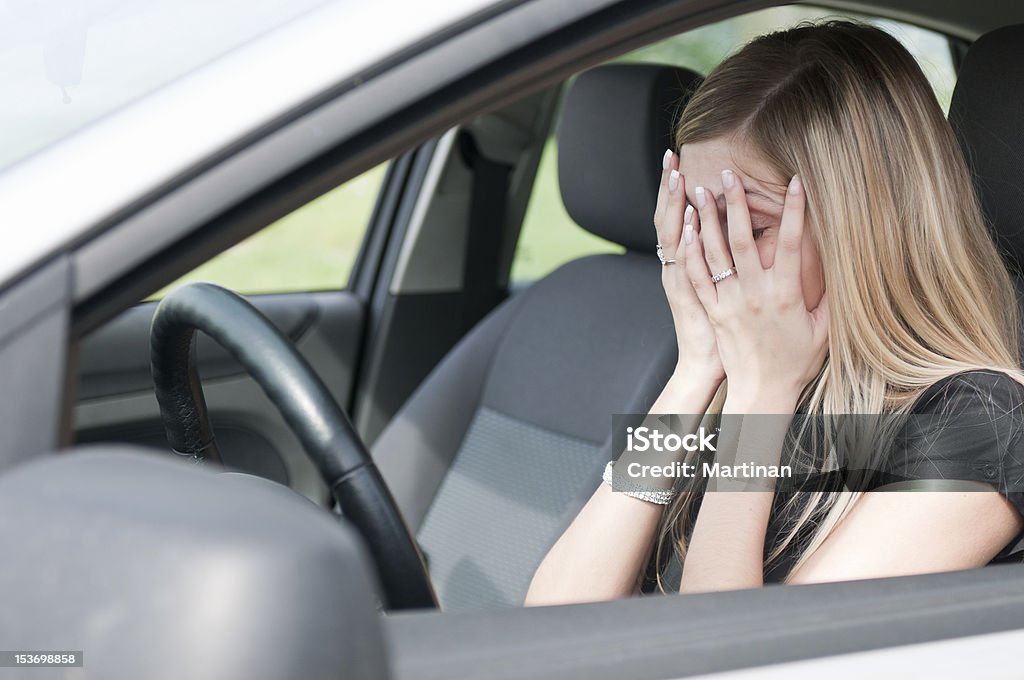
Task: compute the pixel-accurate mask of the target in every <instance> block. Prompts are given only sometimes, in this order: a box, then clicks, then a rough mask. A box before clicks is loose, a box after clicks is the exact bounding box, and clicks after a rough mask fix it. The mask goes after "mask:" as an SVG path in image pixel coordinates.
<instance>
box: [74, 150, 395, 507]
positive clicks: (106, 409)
mask: <svg viewBox="0 0 1024 680" xmlns="http://www.w3.org/2000/svg"><path fill="white" fill-rule="evenodd" d="M405 166H406V163H405V162H404V161H400V162H395V163H384V164H380V165H378V166H376V167H374V168H372V169H371V170H368V171H367V172H365V173H363V174H362V175H359V176H357V177H355V178H354V179H351V180H349V181H348V182H345V183H344V184H342V185H341V186H339V187H337V188H335V189H334V190H332V191H329V192H327V193H326V194H324V195H322V196H321V197H319V198H317V199H316V200H313V201H311V202H310V203H308V204H306V205H304V206H302V207H301V208H299V209H298V210H295V211H293V212H292V213H290V214H288V215H287V216H285V217H284V218H282V219H280V220H278V221H277V222H275V223H273V224H271V225H269V226H267V227H266V228H264V229H263V230H261V231H260V232H258V233H257V234H255V235H253V236H252V237H250V238H248V239H246V240H244V241H242V242H241V243H238V244H237V245H235V246H234V247H232V248H231V249H229V250H228V251H226V252H224V253H222V254H221V255H219V256H217V257H216V258H214V259H213V260H210V261H208V262H206V263H205V264H203V265H201V266H200V267H198V268H197V269H195V270H193V271H192V272H190V273H189V274H187V275H186V276H184V277H182V278H181V279H179V280H178V281H176V282H175V283H173V284H170V285H168V286H166V287H165V288H163V289H162V290H160V291H157V292H156V293H154V294H153V295H151V296H150V297H149V298H148V299H147V300H145V301H143V302H141V303H140V304H138V305H136V306H134V307H132V308H131V309H129V310H127V311H125V312H123V313H122V314H120V315H119V316H118V317H116V318H115V319H113V320H111V321H110V322H108V323H106V324H104V325H103V326H102V327H100V328H99V329H97V330H96V331H95V332H93V333H91V334H89V335H88V336H86V337H85V338H84V339H83V341H82V343H81V345H80V348H79V349H80V351H79V381H78V391H77V403H76V406H75V409H74V436H75V439H76V441H77V442H78V443H90V442H100V441H103V442H111V441H114V442H126V443H133V444H142V445H146V446H153V447H158V448H164V449H166V447H167V445H166V440H165V439H164V433H163V427H162V425H161V423H160V418H159V410H158V407H157V404H156V400H155V397H154V394H153V386H152V379H151V377H150V366H149V327H150V321H151V318H152V316H153V312H154V311H155V309H156V307H157V305H158V304H159V300H160V299H161V298H162V297H163V296H164V295H166V294H167V293H168V292H170V291H171V290H173V289H174V288H175V287H177V286H179V285H182V284H185V283H188V282H192V281H208V282H212V283H215V284H218V285H222V286H224V287H226V288H229V289H231V290H234V291H236V292H239V293H242V294H244V295H246V297H247V298H248V299H249V300H250V301H251V302H252V303H253V304H254V305H255V306H256V307H257V308H258V309H259V310H260V311H261V312H263V313H264V314H265V315H266V316H267V317H268V318H269V319H271V321H272V322H273V323H274V324H275V325H276V326H277V327H278V328H279V329H280V330H281V331H282V332H283V333H284V334H285V335H286V336H287V337H288V338H289V339H290V340H292V342H294V343H295V346H296V347H297V348H298V349H299V351H300V352H301V353H302V355H303V356H304V357H305V358H306V360H307V361H308V362H309V363H310V364H311V365H312V366H313V368H314V369H315V371H316V372H317V374H318V375H320V376H321V378H322V379H323V381H324V382H325V384H326V385H327V386H328V388H329V389H330V391H331V393H332V394H333V396H334V397H335V399H336V400H337V401H338V403H339V404H341V405H343V406H345V407H347V405H348V404H349V403H350V400H351V398H352V392H353V387H354V385H355V381H356V372H357V369H358V362H359V358H360V354H361V349H362V348H361V343H362V338H363V334H364V330H365V327H366V320H367V313H366V298H367V291H368V289H369V286H368V285H367V284H366V283H365V282H366V281H368V280H370V279H372V276H373V272H374V270H375V268H376V265H377V259H378V258H379V257H380V252H379V248H374V247H372V246H371V242H372V241H373V239H372V238H371V237H372V236H373V235H374V234H375V233H379V232H381V231H384V230H386V229H387V228H388V222H389V217H390V210H389V205H390V202H389V201H387V200H383V198H382V197H384V196H386V195H387V191H386V189H387V187H389V186H397V185H399V184H400V182H399V180H398V175H400V174H402V172H403V168H405ZM360 282H363V283H360ZM197 358H198V365H199V371H200V375H201V376H202V379H203V382H204V386H205V393H206V401H207V404H208V407H209V409H210V417H211V421H212V422H213V424H214V427H215V429H216V436H217V441H218V447H219V449H220V451H221V454H222V456H223V458H224V460H225V463H226V464H228V465H229V466H231V467H234V468H237V469H240V470H244V471H247V472H252V473H256V474H259V475H261V476H264V477H267V478H269V479H273V480H275V481H279V482H282V483H284V484H288V485H290V486H292V487H293V488H295V489H297V490H299V491H301V492H302V493H304V494H306V495H308V496H310V497H313V498H315V499H322V498H324V497H325V490H324V489H323V488H322V485H321V483H320V481H319V478H318V476H317V474H316V472H315V470H314V469H313V467H312V466H311V464H310V463H309V462H308V460H307V459H306V457H305V456H304V455H303V453H302V450H301V447H300V446H299V443H298V441H297V440H296V439H295V437H294V435H293V434H292V433H291V431H290V430H289V429H288V428H287V426H286V425H285V423H284V420H283V419H282V418H281V417H280V416H279V415H278V413H277V411H276V409H275V408H274V407H273V406H272V405H271V403H270V401H269V400H268V399H267V398H266V397H265V396H264V395H263V393H262V391H261V390H260V388H259V387H258V386H257V384H256V383H255V382H254V381H253V380H252V379H251V378H249V377H248V376H247V375H245V374H244V373H243V371H242V368H241V366H240V364H238V363H237V362H235V361H234V360H233V359H231V358H230V357H229V356H228V354H227V353H226V352H225V351H224V350H222V349H221V348H220V347H218V346H216V345H215V344H214V343H212V342H211V341H209V340H208V339H207V338H205V337H200V338H199V341H198V345H197Z"/></svg>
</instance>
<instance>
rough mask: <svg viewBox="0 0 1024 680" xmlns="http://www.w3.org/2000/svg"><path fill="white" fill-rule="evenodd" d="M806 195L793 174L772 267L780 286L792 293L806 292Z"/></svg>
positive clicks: (794, 294)
mask: <svg viewBox="0 0 1024 680" xmlns="http://www.w3.org/2000/svg"><path fill="white" fill-rule="evenodd" d="M805 204H806V197H805V195H804V188H803V184H802V183H801V182H800V178H799V177H798V176H796V175H793V179H792V180H790V182H789V188H787V189H786V201H785V204H784V205H783V208H782V221H781V223H780V224H779V239H778V245H776V246H775V262H774V264H773V265H772V270H773V271H775V272H776V273H777V275H778V285H779V288H780V289H781V290H783V291H785V292H786V293H788V294H789V295H791V296H796V295H802V294H803V293H802V286H801V283H800V267H801V262H800V257H801V251H802V250H803V242H804V208H805Z"/></svg>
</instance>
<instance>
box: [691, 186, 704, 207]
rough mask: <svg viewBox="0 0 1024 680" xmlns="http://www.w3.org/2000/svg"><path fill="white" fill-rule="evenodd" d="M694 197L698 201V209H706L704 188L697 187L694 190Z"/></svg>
mask: <svg viewBox="0 0 1024 680" xmlns="http://www.w3.org/2000/svg"><path fill="white" fill-rule="evenodd" d="M693 193H694V197H695V198H696V199H697V208H698V209H700V208H703V207H704V187H697V188H695V189H694V190H693Z"/></svg>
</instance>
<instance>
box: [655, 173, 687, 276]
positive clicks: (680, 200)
mask: <svg viewBox="0 0 1024 680" xmlns="http://www.w3.org/2000/svg"><path fill="white" fill-rule="evenodd" d="M685 203H686V184H685V180H684V178H683V176H682V175H681V174H679V171H678V170H676V169H675V168H673V169H672V170H671V171H669V177H668V197H667V198H666V199H665V211H664V212H663V213H662V215H661V222H660V227H659V230H658V242H659V243H661V248H662V251H663V252H664V254H665V259H667V260H674V259H676V254H677V253H678V251H679V239H680V237H681V236H682V234H683V204H685Z"/></svg>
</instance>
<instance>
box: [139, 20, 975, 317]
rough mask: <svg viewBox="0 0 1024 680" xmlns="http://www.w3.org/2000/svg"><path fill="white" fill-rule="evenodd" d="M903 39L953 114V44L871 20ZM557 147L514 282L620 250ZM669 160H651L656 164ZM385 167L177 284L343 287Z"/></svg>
mask: <svg viewBox="0 0 1024 680" xmlns="http://www.w3.org/2000/svg"><path fill="white" fill-rule="evenodd" d="M829 16H835V15H834V14H832V13H829V12H826V11H824V10H817V9H814V8H808V7H779V8H773V9H768V10H763V11H759V12H754V13H751V14H747V15H744V16H742V17H737V18H735V19H730V20H727V21H723V22H719V23H717V24H712V25H709V26H705V27H702V28H699V29H697V30H694V31H689V32H687V33H685V34H682V35H680V36H676V37H673V38H671V39H669V40H665V41H662V42H660V43H656V44H654V45H650V46H648V47H644V48H642V49H639V50H637V51H635V52H633V53H630V54H628V55H625V56H624V57H622V58H620V59H619V60H618V61H627V62H651V63H663V64H675V65H680V66H686V67H689V68H692V69H694V70H697V71H699V72H701V73H707V72H708V71H710V70H711V68H713V67H714V66H715V65H716V64H717V63H718V62H720V61H721V60H722V59H723V58H724V57H725V56H726V55H728V54H729V53H730V52H732V51H733V50H735V49H737V48H738V47H739V46H740V45H742V44H744V43H745V42H747V41H748V40H750V39H751V38H753V37H754V36H757V35H760V34H762V33H765V32H767V31H770V30H776V29H779V28H785V27H789V26H792V25H794V24H796V23H798V22H799V21H801V20H804V19H820V18H824V17H829ZM872 23H875V24H877V25H880V26H882V27H883V28H885V29H886V30H888V31H890V32H891V33H893V34H894V35H896V37H898V38H900V39H901V40H902V41H903V42H904V44H905V45H907V47H908V48H909V49H910V50H911V52H912V53H913V54H914V55H915V56H916V57H917V58H918V61H919V62H920V63H921V65H922V68H923V69H924V71H925V74H926V75H927V76H928V77H929V79H930V80H931V82H932V85H933V86H934V88H935V92H936V95H937V97H938V99H939V102H940V104H941V105H942V106H943V108H944V109H948V106H949V98H950V96H951V94H952V91H953V85H954V84H955V74H954V72H953V68H952V63H951V60H950V56H949V48H948V46H947V44H946V42H945V40H944V39H943V38H942V37H941V36H939V35H937V34H934V33H931V32H929V31H925V30H922V29H918V28H914V27H909V26H906V25H904V24H898V23H896V22H892V21H884V20H872ZM557 154H558V151H557V147H556V145H555V143H554V140H553V139H550V140H548V142H547V144H546V147H545V151H544V155H543V157H542V159H541V162H540V167H539V169H538V173H537V178H536V180H535V183H534V188H533V194H532V195H531V198H530V203H529V205H528V207H527V212H526V216H525V218H524V222H523V227H522V232H521V234H520V237H519V243H518V245H517V248H516V255H515V259H514V261H513V264H512V274H511V275H512V279H513V280H514V281H531V280H535V279H537V278H540V277H542V276H544V275H545V274H547V273H549V272H550V271H552V270H554V269H555V268H557V267H558V266H559V265H561V264H563V263H564V262H567V261H569V260H571V259H574V258H577V257H581V256H583V255H588V254H593V253H603V252H621V250H622V249H621V248H620V247H619V246H616V245H615V244H612V243H609V242H608V241H605V240H603V239H600V238H598V237H596V236H593V235H591V234H589V233H587V232H585V231H584V230H583V229H581V228H580V227H578V226H577V225H576V224H575V223H574V222H573V221H572V220H571V219H570V218H569V215H568V214H567V213H566V211H565V206H564V205H563V204H562V199H561V196H560V195H559V189H558V173H557V163H558V159H557ZM659 161H660V159H658V158H652V159H651V162H652V163H658V162H659ZM385 170H386V166H385V165H380V166H378V167H376V168H373V169H372V170H370V171H368V172H366V173H364V174H363V175H361V176H359V177H357V178H355V179H353V180H350V181H349V182H347V183H345V184H344V185H342V186H340V187H338V188H337V189H334V190H333V191H330V192H328V193H326V194H324V195H323V196H321V197H320V198H318V199H316V200H314V201H312V202H311V203H309V204H307V205H305V206H303V207H302V208H300V209H299V210H296V211H295V212H293V213H292V214H290V215H288V216H286V217H284V218H283V219H281V220H279V221H277V222H275V223H274V224H272V225H270V226H268V227H267V228H265V229H263V230H262V231H260V232H259V233H257V234H256V235H254V236H252V237H250V238H249V239H247V240H246V241H243V242H242V243H239V244H238V245H236V246H235V247H233V248H231V249H230V250H228V251H226V252H224V253H222V254H220V255H219V256H217V257H215V258H214V259H212V260H210V261H209V262H207V263H206V264H204V265H203V266H201V267H199V268H198V269H196V270H194V271H193V272H191V273H189V274H188V275H186V276H185V277H183V278H182V279H180V280H179V281H176V282H175V283H174V284H172V285H170V286H168V287H167V288H165V289H164V290H162V291H160V292H159V293H157V294H156V295H154V296H153V297H154V298H156V297H160V296H162V295H163V294H165V293H166V292H167V290H169V289H170V288H173V287H174V286H177V285H179V284H181V283H184V282H187V281H212V282H214V283H218V284H220V285H223V286H227V287H228V288H232V289H234V290H237V291H239V292H242V293H278V292H297V291H308V290H328V289H337V288H343V287H344V286H345V285H346V284H347V282H348V278H349V273H350V272H351V269H352V265H353V263H354V261H355V258H356V254H357V253H358V250H359V245H360V243H361V241H362V237H363V233H364V231H365V228H366V225H367V223H368V221H369V219H370V215H371V212H372V210H373V205H374V201H375V199H376V197H377V193H378V190H379V189H380V186H381V183H382V181H383V179H384V173H385Z"/></svg>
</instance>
